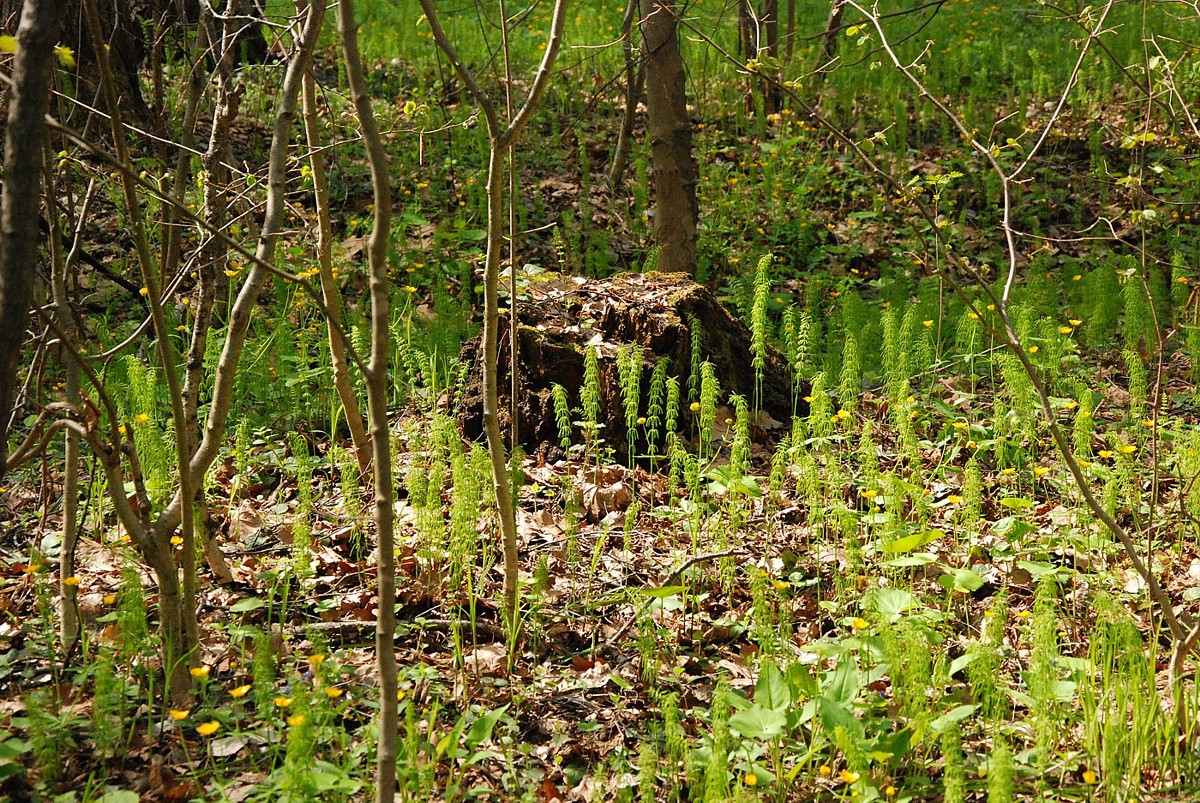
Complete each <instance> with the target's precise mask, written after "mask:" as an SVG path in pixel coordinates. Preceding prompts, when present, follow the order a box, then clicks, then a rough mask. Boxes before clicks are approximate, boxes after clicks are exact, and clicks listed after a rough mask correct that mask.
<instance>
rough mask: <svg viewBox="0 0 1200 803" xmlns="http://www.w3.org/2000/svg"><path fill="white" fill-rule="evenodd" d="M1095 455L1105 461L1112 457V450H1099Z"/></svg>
mask: <svg viewBox="0 0 1200 803" xmlns="http://www.w3.org/2000/svg"><path fill="white" fill-rule="evenodd" d="M1096 454H1098V455H1100V456H1101V457H1103V458H1105V459H1107V458H1110V457H1112V456H1113V451H1112V449H1101V450H1100V451H1099V452H1097V453H1096Z"/></svg>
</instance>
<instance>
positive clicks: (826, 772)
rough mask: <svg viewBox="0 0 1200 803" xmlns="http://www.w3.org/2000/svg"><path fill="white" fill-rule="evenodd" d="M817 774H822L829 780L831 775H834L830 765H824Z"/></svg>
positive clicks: (818, 769)
mask: <svg viewBox="0 0 1200 803" xmlns="http://www.w3.org/2000/svg"><path fill="white" fill-rule="evenodd" d="M817 772H819V773H821V775H823V776H824V777H826V778H828V777H829V776H830V775H833V768H832V767H830V766H829V765H828V764H822V765H821V766H820V767H818V768H817Z"/></svg>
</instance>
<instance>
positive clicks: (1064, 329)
mask: <svg viewBox="0 0 1200 803" xmlns="http://www.w3.org/2000/svg"><path fill="white" fill-rule="evenodd" d="M1058 331H1059V332H1061V333H1062V334H1064V335H1069V334H1071V333H1072V332H1074V331H1075V330H1074V329H1072V328H1071V327H1069V326H1060V327H1058Z"/></svg>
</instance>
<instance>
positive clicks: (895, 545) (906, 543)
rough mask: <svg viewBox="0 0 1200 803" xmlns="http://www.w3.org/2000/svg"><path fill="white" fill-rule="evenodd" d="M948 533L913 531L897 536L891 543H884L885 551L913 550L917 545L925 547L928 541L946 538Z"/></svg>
mask: <svg viewBox="0 0 1200 803" xmlns="http://www.w3.org/2000/svg"><path fill="white" fill-rule="evenodd" d="M945 536H946V534H945V533H944V532H941V531H940V530H926V531H925V532H923V533H913V534H912V535H906V536H904V537H903V538H897V539H896V540H895V541H892V542H891V543H890V544H884V545H883V551H884V552H911V551H912V550H914V549H916V548H917V547H923V546H925V545H926V544H928V543H932V542H933V541H936V540H938V539H939V538H944V537H945Z"/></svg>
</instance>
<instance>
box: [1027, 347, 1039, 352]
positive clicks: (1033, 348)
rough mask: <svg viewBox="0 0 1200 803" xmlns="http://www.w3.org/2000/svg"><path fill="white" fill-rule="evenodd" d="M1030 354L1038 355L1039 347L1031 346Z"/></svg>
mask: <svg viewBox="0 0 1200 803" xmlns="http://www.w3.org/2000/svg"><path fill="white" fill-rule="evenodd" d="M1029 353H1030V354H1037V353H1038V347H1037V346H1030V347H1029Z"/></svg>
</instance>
